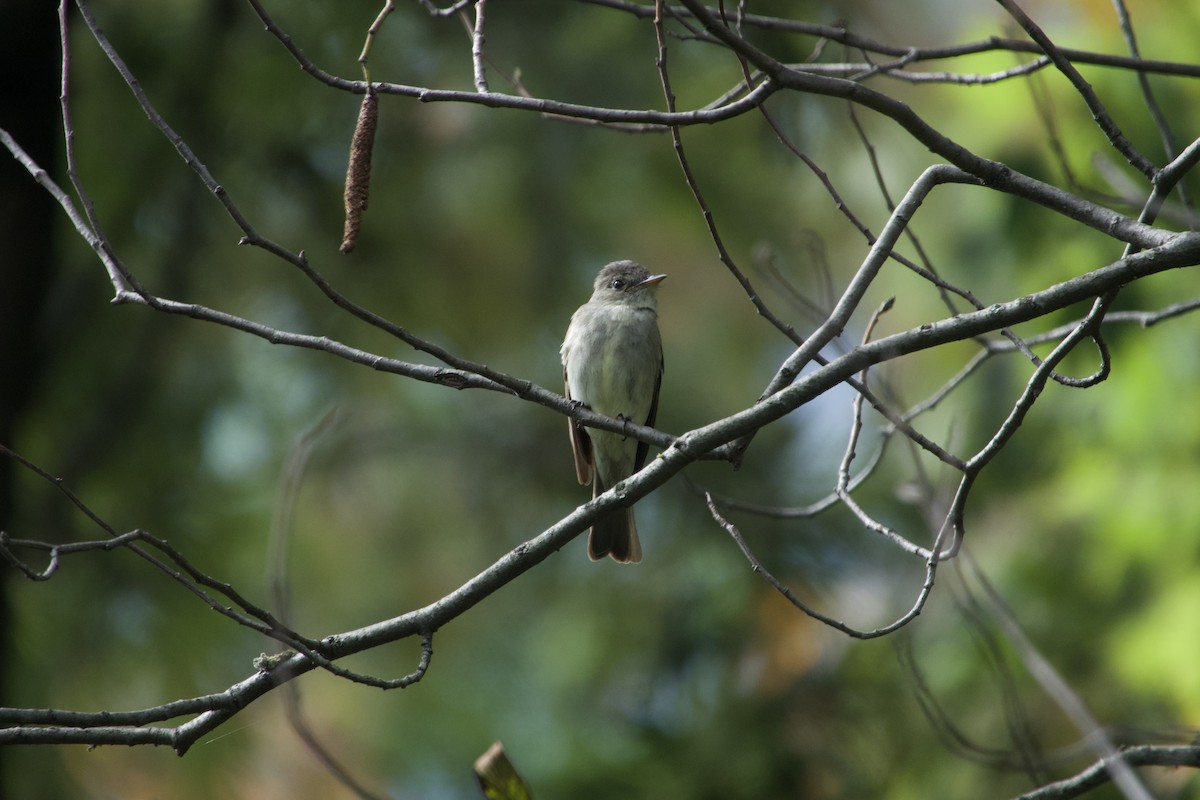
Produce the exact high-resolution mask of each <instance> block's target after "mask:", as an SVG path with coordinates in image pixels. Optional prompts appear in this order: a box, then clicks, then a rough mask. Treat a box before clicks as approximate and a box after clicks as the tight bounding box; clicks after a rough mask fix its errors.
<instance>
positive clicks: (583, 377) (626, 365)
mask: <svg viewBox="0 0 1200 800" xmlns="http://www.w3.org/2000/svg"><path fill="white" fill-rule="evenodd" d="M665 277H667V276H666V275H651V274H650V271H649V270H648V269H646V268H645V267H643V266H642V265H641V264H637V263H635V262H633V261H615V262H613V263H612V264H609V265H607V266H606V267H604V269H602V270H600V274H599V275H597V276H596V284H595V290H594V291H593V292H592V299H591V300H588V301H587V302H586V303H584V304H583V305H582V306H580V307H579V310H578V311H576V312H575V314H574V315H573V316H572V317H571V324H570V325H569V326H568V327H567V337H566V339H564V340H563V343H562V348H561V350H560V351H559V352H560V353H561V355H562V363H563V378H564V380H565V381H566V384H567V399H568V400H575V401H578V402H580V403H583V404H584V405H586V406H587V407H589V408H591V409H592V410H593V411H596V412H598V413H600V414H604V415H606V416H609V417H617V418H619V419H627V420H630V421H632V422H637V423H640V424H643V425H653V424H654V417H655V414H656V413H657V411H658V389H659V386H660V385H661V384H662V373H663V356H662V337H661V336H659V333H658V303H657V299H656V297H655V293H656V291H657V287H658V284H659V282H660V281H662V279H663V278H665ZM568 422H569V423H570V427H571V450H572V451H574V453H575V475H576V477H578V478H579V482H580V483H581V484H584V485H585V486H586V485H587V484H589V483H590V484H591V485H592V499H595V498H597V497H599V496H600V495H601V494H603V493H604V492H606V491H608V490H609V489H611V488H612V487H613V486H615V485H616V484H617V483H619V482H620V481H623V480H625V479H626V478H628V477H629V476H630V475H632V474H633V473H635V472H637V471H638V470H639V469H641V468H642V465H644V464H645V463H646V451H647V449H648V447H647V445H646V444H645V443H644V442H639V441H638V440H637V439H631V438H629V437H627V436H622V435H621V434H619V433H609V432H608V431H600V430H596V429H594V428H587V429H585V428H584V427H583V426H582V425H580V424H578V423H577V422H575V420H568ZM605 556H612V558H613V560H614V561H619V562H621V563H626V564H635V563H637V562H638V561H641V560H642V546H641V544H640V543H639V542H638V535H637V526H636V525H635V524H634V521H633V509H632V508H618V509H617V510H615V511H613V512H612V513H610V514H607V515H605V516H603V517H601V518H600V519H598V520H596V522H595V524H594V525H593V526H592V530H591V533H590V534H589V535H588V557H589V558H591V559H592V560H593V561H597V560H599V559H601V558H604V557H605Z"/></svg>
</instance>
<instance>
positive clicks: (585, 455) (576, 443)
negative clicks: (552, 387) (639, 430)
mask: <svg viewBox="0 0 1200 800" xmlns="http://www.w3.org/2000/svg"><path fill="white" fill-rule="evenodd" d="M563 387H564V389H563V394H564V395H566V398H567V399H568V400H570V399H571V385H570V384H569V383H567V370H566V369H565V368H564V369H563ZM655 402H657V398H656V399H655ZM567 425H568V427H569V428H570V431H571V453H572V454H574V456H575V477H576V478H578V479H579V482H580V483H581V484H583V485H584V486H587V485H588V484H590V483H591V482H592V463H593V460H592V439H591V437H590V436H588V434H587V431H585V430H584V429H583V426H582V425H580V424H579V423H578V422H576V421H575V420H573V419H571V418H570V417H567Z"/></svg>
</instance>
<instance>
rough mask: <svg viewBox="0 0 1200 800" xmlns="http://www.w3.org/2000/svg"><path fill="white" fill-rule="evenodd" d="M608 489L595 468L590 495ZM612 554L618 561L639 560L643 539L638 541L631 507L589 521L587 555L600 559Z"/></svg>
mask: <svg viewBox="0 0 1200 800" xmlns="http://www.w3.org/2000/svg"><path fill="white" fill-rule="evenodd" d="M606 491H608V487H607V486H605V485H604V484H603V482H602V481H601V480H600V473H599V471H597V472H596V478H595V481H594V482H593V483H592V499H593V500H595V499H596V498H597V497H599V496H600V495H602V494H604V493H605V492H606ZM605 556H611V557H612V560H613V561H616V562H618V563H621V564H636V563H638V562H639V561H641V560H642V543H641V542H640V541H638V533H637V524H636V523H635V522H634V521H633V508H632V507H630V508H618V509H616V510H615V511H612V512H610V513H608V514H606V515H604V516H603V517H601V518H600V519H598V520H596V522H595V524H594V525H592V530H591V533H589V534H588V558H590V559H591V560H592V561H599V560H600V559H602V558H604V557H605Z"/></svg>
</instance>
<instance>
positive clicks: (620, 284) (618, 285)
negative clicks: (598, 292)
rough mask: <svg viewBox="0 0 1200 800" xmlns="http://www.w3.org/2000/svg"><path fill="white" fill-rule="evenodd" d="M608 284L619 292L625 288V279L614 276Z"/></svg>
mask: <svg viewBox="0 0 1200 800" xmlns="http://www.w3.org/2000/svg"><path fill="white" fill-rule="evenodd" d="M610 285H611V286H612V288H613V289H616V290H617V291H618V292H619V291H621V290H622V289H624V288H625V281H623V280H621V279H620V278H614V279H613V282H612V283H611V284H610Z"/></svg>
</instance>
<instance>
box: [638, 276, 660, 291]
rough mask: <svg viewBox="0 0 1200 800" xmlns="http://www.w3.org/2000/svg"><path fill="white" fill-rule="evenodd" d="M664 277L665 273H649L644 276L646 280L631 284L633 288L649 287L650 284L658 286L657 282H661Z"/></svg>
mask: <svg viewBox="0 0 1200 800" xmlns="http://www.w3.org/2000/svg"><path fill="white" fill-rule="evenodd" d="M666 277H667V276H666V275H665V274H664V275H651V276H650V277H649V278H646V280H644V281H638V282H637V283H635V284H634V285H633V288H634V289H649V288H650V287H651V286H658V284H660V283H662V281H663V279H664V278H666Z"/></svg>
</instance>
